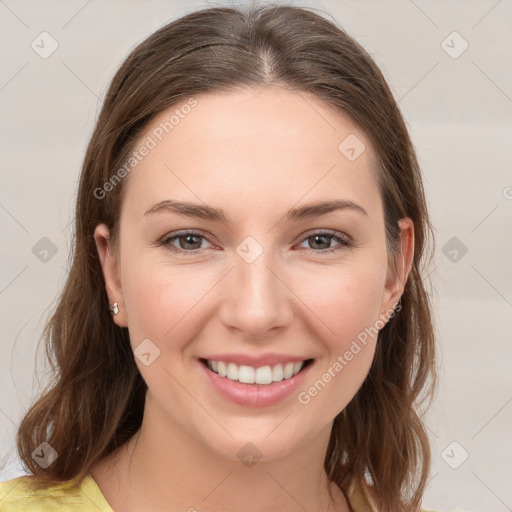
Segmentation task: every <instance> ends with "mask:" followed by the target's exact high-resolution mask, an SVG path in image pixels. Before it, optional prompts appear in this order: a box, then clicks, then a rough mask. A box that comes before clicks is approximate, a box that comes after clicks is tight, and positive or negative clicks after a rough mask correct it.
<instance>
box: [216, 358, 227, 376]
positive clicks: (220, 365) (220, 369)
mask: <svg viewBox="0 0 512 512" xmlns="http://www.w3.org/2000/svg"><path fill="white" fill-rule="evenodd" d="M217 364H218V366H217V372H218V374H219V375H220V376H221V377H225V376H226V375H227V374H228V370H227V368H226V363H223V362H222V361H218V363H217Z"/></svg>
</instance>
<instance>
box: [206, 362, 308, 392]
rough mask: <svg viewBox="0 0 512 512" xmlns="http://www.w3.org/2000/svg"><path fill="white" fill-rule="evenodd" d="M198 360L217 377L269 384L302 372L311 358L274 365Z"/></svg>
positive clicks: (243, 382) (234, 380) (240, 381)
mask: <svg viewBox="0 0 512 512" xmlns="http://www.w3.org/2000/svg"><path fill="white" fill-rule="evenodd" d="M199 361H200V362H201V363H202V364H203V365H204V366H205V367H206V368H207V369H208V370H209V371H210V372H212V373H215V374H216V375H218V376H219V377H223V378H225V379H228V380H231V381H233V382H239V383H242V384H252V385H254V386H258V387H259V386H269V385H271V384H273V383H275V382H281V381H287V380H289V379H292V378H294V377H295V376H296V375H298V374H299V373H301V372H303V371H304V370H306V368H308V367H309V366H310V365H311V364H313V361H314V360H313V359H305V360H303V361H295V362H292V361H290V362H282V363H277V364H274V365H265V366H259V367H254V366H248V365H238V364H236V363H233V362H226V361H216V360H213V359H204V358H200V359H199Z"/></svg>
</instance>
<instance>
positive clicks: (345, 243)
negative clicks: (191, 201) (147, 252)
mask: <svg viewBox="0 0 512 512" xmlns="http://www.w3.org/2000/svg"><path fill="white" fill-rule="evenodd" d="M188 235H192V236H195V237H199V238H204V239H205V240H207V241H208V242H210V241H209V240H208V238H207V237H206V236H205V235H204V234H203V233H201V232H199V231H178V232H176V233H174V234H172V235H166V236H164V237H163V238H162V239H160V241H159V242H158V245H160V246H163V247H165V248H166V249H167V250H169V251H170V252H173V253H178V254H184V255H187V256H197V255H202V254H204V251H201V250H198V249H192V250H189V251H187V250H185V249H180V248H177V247H174V246H173V245H171V242H173V241H174V240H177V239H178V238H180V237H183V236H188ZM315 236H326V237H330V238H332V239H334V240H336V241H337V242H339V244H340V245H339V246H337V247H334V248H332V249H306V250H307V251H311V253H315V254H327V253H334V252H337V251H341V250H343V249H349V248H351V247H352V246H353V245H354V243H353V242H352V241H351V240H350V239H349V238H347V237H346V236H343V235H341V234H336V233H333V232H331V231H323V230H320V231H314V232H312V233H308V234H307V235H306V236H304V237H303V238H302V240H301V243H302V242H304V241H305V240H307V239H308V238H313V237H315ZM210 243H212V242H210Z"/></svg>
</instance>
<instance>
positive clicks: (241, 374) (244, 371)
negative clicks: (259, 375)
mask: <svg viewBox="0 0 512 512" xmlns="http://www.w3.org/2000/svg"><path fill="white" fill-rule="evenodd" d="M254 374H255V371H254V368H253V367H252V366H243V365H242V366H240V368H239V369H238V380H239V381H240V382H244V383H245V384H254Z"/></svg>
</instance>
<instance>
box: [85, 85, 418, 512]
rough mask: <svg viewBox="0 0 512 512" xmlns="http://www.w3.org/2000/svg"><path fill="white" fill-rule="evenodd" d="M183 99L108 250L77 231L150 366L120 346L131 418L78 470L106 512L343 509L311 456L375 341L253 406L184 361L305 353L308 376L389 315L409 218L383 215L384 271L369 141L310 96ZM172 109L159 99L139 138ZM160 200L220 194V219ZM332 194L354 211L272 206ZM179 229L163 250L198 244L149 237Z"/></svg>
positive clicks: (134, 187) (104, 233) (140, 175)
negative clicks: (129, 364)
mask: <svg viewBox="0 0 512 512" xmlns="http://www.w3.org/2000/svg"><path fill="white" fill-rule="evenodd" d="M196 99H197V101H198V104H197V106H196V107H195V108H194V109H193V110H192V111H191V112H190V113H189V114H188V115H187V116H186V117H184V118H183V119H180V122H179V124H178V125H177V126H175V128H174V129H173V130H172V132H170V134H169V135H167V136H165V137H164V138H163V140H162V141H161V142H159V143H158V145H157V146H156V147H155V148H154V149H152V150H151V151H150V152H149V154H148V155H147V156H146V157H145V158H144V159H143V160H142V161H141V162H140V163H139V164H138V165H137V166H136V168H135V169H134V170H133V171H132V173H131V174H130V175H129V177H128V178H125V179H126V180H127V181H126V182H125V183H124V186H126V190H125V196H124V198H123V203H122V207H121V218H120V239H119V245H118V246H116V247H112V246H110V243H109V240H108V239H109V231H108V228H107V227H106V226H105V225H104V224H100V225H98V226H97V228H96V230H95V233H94V237H95V241H96V244H97V248H98V253H99V255H100V259H101V263H102V267H103V272H104V277H105V283H106V290H107V293H108V297H109V300H110V303H113V302H117V303H118V304H119V310H120V312H119V314H118V315H116V316H115V317H113V321H114V322H116V323H117V324H118V325H120V326H123V327H128V329H129V333H130V338H131V343H132V346H133V348H135V347H137V346H138V345H139V344H140V343H141V342H142V340H144V339H150V340H151V341H152V343H154V344H155V345H156V346H157V347H158V349H159V350H160V356H159V357H158V358H156V359H155V360H154V361H153V362H152V363H151V364H150V365H149V366H145V365H144V364H142V363H141V361H140V360H139V359H138V358H135V360H136V362H137V365H138V367H139V369H140V372H141V374H142V376H143V378H144V380H145V381H146V383H147V385H148V388H149V391H148V395H147V400H146V407H145V411H144V420H143V424H142V427H141V429H140V430H139V432H138V433H137V434H136V435H135V436H134V437H133V438H132V439H131V440H130V441H129V442H128V443H126V444H125V445H124V446H123V447H121V448H120V449H119V450H118V452H116V453H115V454H113V455H111V456H110V457H107V458H106V459H103V460H102V461H100V462H99V463H98V464H96V465H95V466H94V467H93V469H92V471H91V474H92V476H93V477H94V478H95V480H96V482H97V483H98V485H99V487H100V489H101V490H102V492H103V494H104V495H105V497H106V499H107V500H108V501H109V503H110V504H111V506H112V507H113V508H115V510H116V511H117V512H132V511H139V510H145V511H148V512H151V511H157V510H183V511H186V510H189V511H193V510H194V508H192V507H195V509H197V511H199V512H217V511H224V512H226V511H227V512H234V511H239V510H244V511H246V512H260V511H261V510H268V511H277V510H279V511H284V512H292V511H294V512H295V511H296V510H298V509H300V507H303V509H305V510H307V511H309V512H325V511H326V510H336V511H344V512H345V511H348V510H349V508H348V504H347V501H346V499H345V496H344V495H343V493H342V492H341V490H340V489H339V488H338V487H337V486H335V485H331V490H332V492H333V494H334V502H332V503H329V496H328V492H327V489H328V485H329V484H328V480H327V476H326V474H325V472H324V469H323V462H324V457H325V453H326V450H327V443H328V440H329V434H330V431H331V427H332V422H333V420H334V418H335V417H336V415H337V414H338V413H339V412H340V411H341V410H343V409H344V407H345V406H346V405H347V404H348V402H349V401H350V400H351V399H352V398H353V396H354V395H355V393H356V392H357V390H358V389H359V387H360V386H361V384H362V383H363V381H364V379H365V377H366V376H367V374H368V371H369V368H370V365H371V362H372V359H373V356H374V351H375V344H376V337H375V336H374V337H369V339H368V341H367V344H366V346H364V347H363V349H362V350H361V351H360V352H359V353H358V354H357V355H356V356H354V358H353V359H352V360H351V361H350V362H349V363H348V364H347V365H346V366H345V367H344V368H343V370H342V371H341V372H339V373H337V374H336V377H335V378H333V379H332V380H331V381H330V382H329V383H328V384H327V385H326V386H325V388H324V389H323V390H322V391H321V392H319V393H318V394H317V395H316V396H315V397H313V398H312V399H311V401H310V402H309V403H308V404H306V405H303V404H301V403H299V402H298V400H297V393H293V394H292V395H291V396H290V397H288V398H286V399H284V400H283V401H281V402H279V403H278V404H277V405H273V406H269V407H263V408H254V407H247V406H241V405H237V404H234V403H232V402H230V401H228V400H226V399H225V398H223V397H221V396H220V395H219V394H218V393H217V392H216V390H215V389H213V388H212V386H211V385H210V384H209V383H208V382H207V380H206V379H205V378H204V376H203V374H202V371H201V370H202V369H201V367H200V366H199V363H198V359H197V358H199V357H203V356H204V355H205V354H207V353H212V352H213V353H225V352H228V353H235V352H236V353H250V354H259V353H262V352H264V353H268V352H277V353H285V354H293V355H300V356H304V359H306V358H314V359H315V361H314V365H313V367H312V368H311V370H310V372H309V375H308V378H307V379H306V384H305V385H303V386H301V388H300V390H299V391H304V390H307V388H309V387H310V386H312V385H313V383H314V382H315V381H316V380H317V379H319V378H321V376H322V374H324V373H325V372H326V371H327V369H328V368H330V367H332V366H333V363H334V362H335V361H336V360H337V358H338V356H340V355H343V354H344V353H345V352H346V351H347V350H348V349H349V347H350V345H351V343H352V342H353V340H355V339H356V338H357V336H358V334H360V333H361V332H363V331H364V330H365V328H369V327H371V326H374V325H375V323H376V321H377V320H378V319H379V318H381V319H382V318H383V317H385V316H387V317H389V315H390V313H391V312H392V310H393V307H394V306H395V305H396V303H397V302H398V301H399V298H400V296H401V294H402V293H403V287H404V282H405V279H406V276H407V274H408V272H409V270H410V266H411V262H412V255H413V250H414V236H413V225H412V222H411V221H410V219H402V221H400V227H401V228H402V231H401V249H402V253H401V256H400V260H399V261H398V262H397V266H396V268H398V269H400V271H399V272H393V271H392V268H395V267H391V266H390V264H389V262H388V255H387V253H386V246H385V231H384V217H383V208H382V201H381V198H380V195H379V190H378V187H377V183H376V181H375V175H374V172H373V170H372V164H373V160H372V153H371V148H370V143H369V141H368V140H367V138H366V137H365V135H364V133H362V132H361V131H360V130H359V129H357V128H356V127H355V126H354V124H353V123H352V122H351V121H350V120H349V119H348V118H346V117H342V116H340V114H339V113H337V112H335V111H334V110H333V109H332V107H330V106H328V105H326V104H324V103H322V102H321V101H320V100H319V99H317V98H316V97H314V96H310V95H307V94H304V93H301V94H298V93H294V92H291V91H288V90H285V89H281V88H277V87H272V88H257V89H248V88H244V89H239V90H236V91H230V92H222V93H218V92H217V93H210V94H203V95H197V96H196ZM176 108H177V107H176V106H173V107H171V108H170V109H169V110H167V111H164V112H161V113H160V114H159V115H158V116H157V117H156V118H155V119H154V120H153V122H152V123H151V125H150V126H149V127H148V130H147V131H146V133H145V134H144V135H143V136H142V137H141V139H140V140H141V141H143V140H144V139H145V138H146V137H147V135H148V134H151V130H153V129H154V128H155V127H156V126H158V125H159V123H160V122H162V121H164V120H168V119H169V116H170V114H171V113H172V112H173V111H174V110H175V109H176ZM350 134H355V135H356V136H357V137H358V138H359V139H360V140H361V141H363V142H364V144H365V145H366V150H365V151H363V153H362V154H361V155H360V156H359V157H358V158H357V159H356V160H355V161H353V162H352V161H349V160H348V159H347V158H346V157H345V156H344V155H343V154H342V153H341V152H340V151H339V150H338V145H339V144H340V142H341V141H342V140H343V139H345V137H347V136H348V135H350ZM167 199H172V200H174V201H189V202H193V203H197V204H201V205H204V204H207V205H210V206H213V207H216V208H222V210H223V211H224V213H225V214H226V216H227V219H228V221H227V222H226V223H223V222H214V221H212V220H204V219H199V218H193V217H186V216H183V215H176V214H172V213H170V212H159V213H154V214H149V215H144V213H145V212H146V211H147V210H148V209H149V208H150V207H151V206H153V205H154V204H155V203H157V202H159V201H162V200H167ZM333 199H347V200H351V201H353V202H354V203H357V204H358V205H360V206H362V207H363V208H364V209H365V210H366V212H367V214H368V215H367V216H366V215H363V214H361V213H358V212H357V211H355V210H350V209H344V210H338V211H334V212H330V213H328V214H325V215H322V216H319V217H316V218H311V219H300V220H293V221H286V220H285V218H284V215H285V213H286V212H287V211H288V210H289V209H291V208H294V207H300V206H303V205H304V204H306V203H310V202H313V201H320V200H322V201H323V200H333ZM182 229H193V230H195V231H201V232H202V233H203V234H204V237H205V238H193V239H192V241H191V242H190V241H189V245H187V238H186V237H185V239H183V238H182V239H181V245H180V239H175V240H174V241H173V242H172V246H173V247H175V248H176V249H179V248H181V249H182V251H186V250H187V248H188V251H189V252H191V251H192V252H193V251H194V250H195V251H196V252H198V251H199V252H201V254H199V255H195V256H193V255H187V254H178V253H173V252H171V251H170V250H169V249H168V248H166V247H165V246H159V245H158V244H157V242H158V240H159V239H161V238H162V237H164V236H165V235H167V234H169V233H173V232H175V231H177V230H182ZM323 229H327V230H331V231H334V232H337V233H341V234H344V235H346V236H348V237H350V238H351V239H352V240H353V242H354V245H353V246H352V247H344V246H341V245H340V243H339V242H338V241H336V239H334V238H329V237H327V238H325V239H320V240H319V241H318V242H317V244H316V245H315V238H314V237H312V234H310V232H311V231H313V232H314V231H318V230H323ZM305 235H307V237H306V236H305ZM248 236H251V237H253V238H254V239H255V240H257V242H258V243H259V244H260V246H261V247H262V248H263V252H262V254H261V255H260V256H259V257H258V258H257V259H256V260H255V261H253V262H252V263H247V262H246V261H245V260H244V259H242V258H241V257H240V256H239V255H238V253H237V252H236V249H237V247H238V246H239V245H240V244H241V242H242V241H243V240H244V239H245V238H246V237H248ZM194 244H195V245H194ZM196 247H199V249H196ZM326 248H339V249H340V250H338V251H336V252H331V253H325V249H326ZM315 251H316V252H315ZM322 251H323V254H322ZM382 326H383V324H382V325H380V328H382ZM248 442H250V443H252V444H253V445H255V446H256V447H257V448H258V450H259V451H260V452H261V454H262V458H261V459H260V460H259V461H258V462H257V463H256V464H255V465H253V466H252V467H247V466H245V465H243V464H241V462H240V461H239V460H238V458H237V455H236V454H237V452H238V451H239V450H240V449H241V448H242V447H244V446H245V445H246V443H248ZM114 482H115V483H114ZM299 505H300V506H299Z"/></svg>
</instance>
